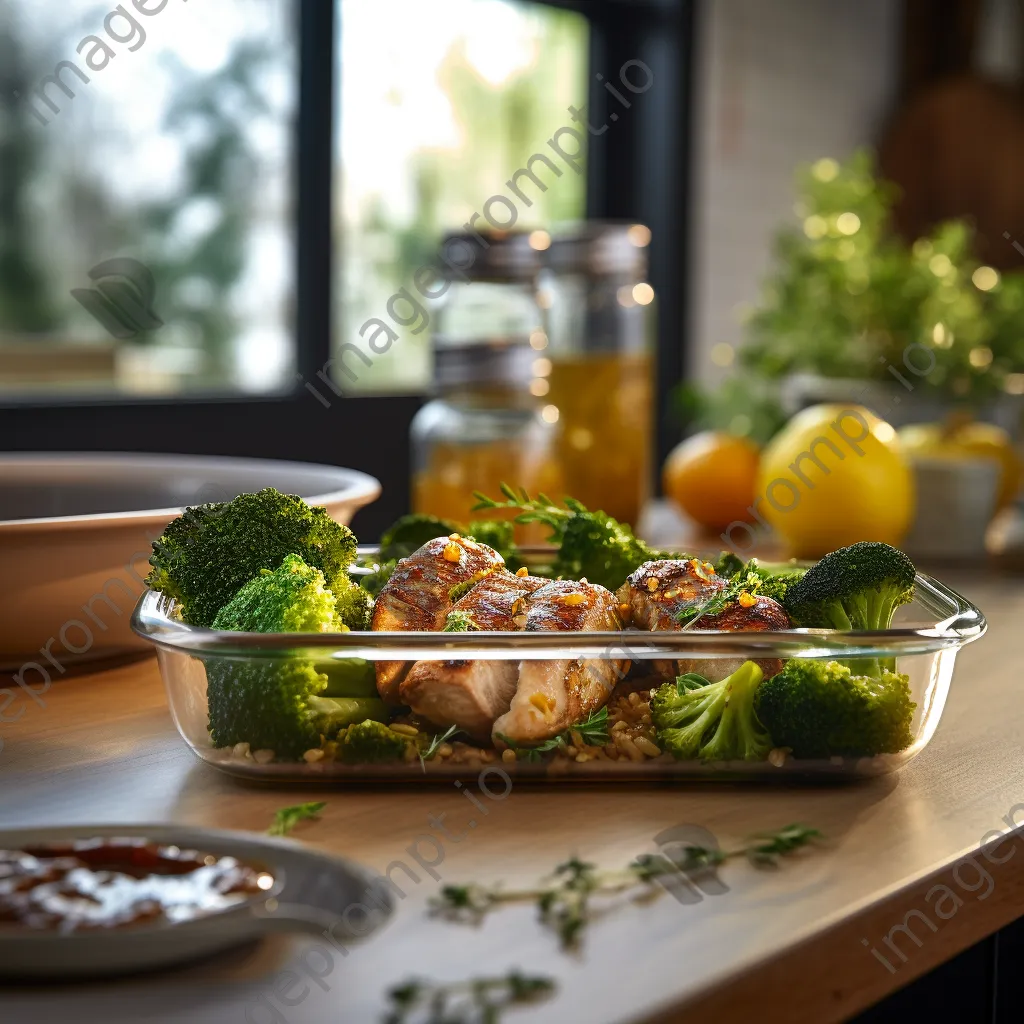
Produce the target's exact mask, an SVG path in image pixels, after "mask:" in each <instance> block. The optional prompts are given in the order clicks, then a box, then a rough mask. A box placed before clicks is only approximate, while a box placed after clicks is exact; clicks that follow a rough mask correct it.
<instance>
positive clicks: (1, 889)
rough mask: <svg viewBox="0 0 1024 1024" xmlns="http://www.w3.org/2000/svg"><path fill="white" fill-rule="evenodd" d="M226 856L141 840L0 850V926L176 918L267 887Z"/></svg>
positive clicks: (264, 879) (61, 926) (69, 926)
mask: <svg viewBox="0 0 1024 1024" xmlns="http://www.w3.org/2000/svg"><path fill="white" fill-rule="evenodd" d="M273 884H274V880H273V877H272V876H271V875H269V874H267V873H266V872H264V871H260V870H258V869H257V868H254V867H251V866H249V865H247V864H243V863H241V862H240V861H238V860H235V858H234V857H218V856H214V855H213V854H206V853H201V852H199V851H197V850H180V849H179V848H178V847H176V846H161V845H159V844H156V843H149V842H147V841H146V840H144V839H84V840H77V841H75V842H68V843H53V844H49V843H48V844H46V845H43V846H27V847H25V848H24V849H20V850H0V927H2V926H5V925H20V926H22V927H24V928H31V929H46V930H51V931H60V932H72V931H80V930H84V929H109V928H126V927H130V926H133V925H141V924H154V923H158V922H160V921H167V922H175V923H176V922H181V921H190V920H193V919H194V918H197V917H205V916H207V915H209V914H215V913H217V912H218V911H221V910H225V909H227V908H229V907H232V906H235V905H237V904H238V903H241V902H244V901H245V900H247V899H250V898H251V897H253V896H255V895H257V894H259V893H261V892H264V891H266V890H267V889H269V888H271V886H273Z"/></svg>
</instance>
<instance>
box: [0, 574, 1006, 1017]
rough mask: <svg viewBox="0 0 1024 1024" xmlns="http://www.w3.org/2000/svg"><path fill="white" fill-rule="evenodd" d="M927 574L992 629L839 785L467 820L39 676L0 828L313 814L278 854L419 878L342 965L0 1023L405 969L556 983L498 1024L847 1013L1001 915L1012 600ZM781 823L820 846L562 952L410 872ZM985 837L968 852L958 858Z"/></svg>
mask: <svg viewBox="0 0 1024 1024" xmlns="http://www.w3.org/2000/svg"><path fill="white" fill-rule="evenodd" d="M948 582H950V583H951V585H953V586H954V587H958V588H960V589H961V590H962V591H963V592H964V593H966V595H967V596H968V597H970V598H971V599H972V600H974V601H975V602H976V603H977V604H978V605H979V606H980V607H981V608H982V609H983V610H984V611H985V612H986V614H987V615H988V616H989V620H990V623H991V629H990V632H989V635H988V636H987V637H986V638H985V639H983V640H981V641H980V642H978V643H976V644H973V645H971V646H969V647H968V648H966V649H965V650H964V652H963V653H962V654H961V656H960V659H959V661H958V664H957V670H956V676H955V679H954V682H953V687H952V691H951V695H950V700H949V703H948V705H947V708H946V712H945V715H944V718H943V721H942V723H941V725H940V727H939V730H938V732H937V734H936V736H935V738H934V740H933V741H932V743H931V745H930V746H929V747H928V748H927V749H926V750H925V751H924V752H923V753H922V754H921V755H920V757H918V758H917V760H915V761H914V762H913V763H912V764H910V765H909V766H908V767H907V768H905V769H904V770H903V771H902V772H901V773H900V774H899V775H896V776H889V777H887V778H882V779H878V780H874V781H870V782H864V783H858V784H854V785H845V786H841V787H838V788H837V787H834V786H830V787H824V786H822V787H802V788H775V787H765V786H761V787H757V786H753V785H746V786H742V785H734V784H704V785H700V786H698V785H690V786H681V785H661V786H643V787H639V786H629V785H625V784H620V785H616V786H601V787H586V786H580V785H573V786H571V787H564V788H558V787H556V786H550V787H549V788H541V787H539V786H534V787H532V788H531V787H527V786H525V785H522V784H520V785H517V786H515V787H514V788H513V790H512V792H510V793H509V794H508V796H507V797H506V798H505V799H503V800H496V801H491V802H489V803H486V808H487V810H488V812H489V813H487V814H486V816H484V815H482V814H481V813H480V812H479V811H478V810H477V809H476V808H475V807H474V806H473V805H472V804H471V803H470V802H469V800H468V799H466V798H465V797H464V795H462V794H461V793H460V792H459V791H458V790H456V789H455V788H454V786H451V785H448V784H441V785H438V786H424V787H417V788H407V789H394V788H392V789H383V790H382V789H372V788H334V789H320V790H313V789H310V788H308V787H305V788H298V787H294V786H293V787H284V788H282V787H280V786H275V787H273V788H270V787H263V786H254V785H247V784H242V783H239V782H238V781H235V780H232V779H230V778H228V777H226V776H223V775H221V774H219V773H218V772H217V771H216V770H214V769H212V768H210V767H208V766H206V765H204V764H202V763H201V762H199V761H198V760H197V759H196V758H195V757H194V756H193V755H192V754H191V753H190V752H189V750H188V749H187V748H186V747H185V745H184V743H183V742H182V741H181V739H180V738H179V737H178V735H177V732H176V731H175V729H174V726H173V724H172V723H171V721H170V717H169V715H168V712H167V708H166V705H165V701H164V694H163V688H162V685H161V683H160V680H159V676H158V672H157V668H156V664H155V662H154V661H153V660H145V661H141V662H135V663H133V664H127V665H121V666H118V667H115V668H111V669H108V670H106V671H103V672H97V673H94V674H91V675H80V676H78V677H76V678H72V679H65V680H62V681H60V682H57V683H54V685H53V686H52V688H51V689H50V690H49V691H48V692H46V693H45V694H43V695H42V696H41V698H40V700H41V702H42V703H43V704H45V706H41V704H40V703H36V702H30V701H20V702H19V703H18V705H17V708H24V712H23V714H21V715H20V717H19V718H18V720H17V721H14V722H11V721H6V720H4V718H3V716H0V737H2V739H3V742H4V746H3V749H2V750H0V821H2V822H3V826H4V827H10V828H13V827H21V826H29V825H44V824H73V823H78V822H81V823H92V824H102V823H124V824H126V825H130V824H131V823H141V822H166V821H172V822H173V821H178V822H186V823H189V824H195V825H211V826H216V827H220V828H237V829H247V830H254V831H262V830H264V829H265V828H266V827H267V826H268V824H269V823H270V820H271V818H272V817H273V813H274V811H275V810H276V809H277V808H279V807H282V806H285V805H288V804H292V803H299V802H302V801H305V800H309V799H323V800H326V801H327V806H326V808H325V809H324V811H323V814H322V817H321V819H320V820H319V821H313V822H306V823H303V824H302V825H300V826H299V827H298V829H296V831H295V833H294V837H295V838H297V839H300V840H302V841H303V842H306V843H309V844H311V845H313V846H316V847H319V848H323V849H328V850H332V851H336V852H339V853H343V854H346V855H348V856H350V857H353V858H355V859H357V860H359V861H362V862H363V863H365V864H366V865H368V866H370V867H372V868H374V869H376V870H377V871H384V870H385V869H386V868H387V867H388V866H389V865H393V864H394V862H396V861H401V862H403V864H404V865H405V866H406V867H408V868H410V869H411V870H412V872H413V874H415V876H416V879H417V880H416V881H413V880H412V877H411V876H410V874H409V873H407V872H405V871H404V869H402V868H396V869H394V877H395V878H396V880H399V881H400V883H401V884H402V886H403V889H404V892H405V897H404V898H403V899H400V900H399V905H398V910H397V913H396V914H395V916H394V917H393V918H392V920H391V921H390V922H389V923H388V924H387V925H386V926H385V927H384V928H383V929H382V930H380V931H379V932H377V933H375V934H374V935H372V936H371V937H369V938H368V939H366V940H365V941H364V942H363V943H361V944H359V945H357V946H354V947H352V948H351V949H349V950H347V951H346V952H345V953H342V952H341V951H339V950H337V949H325V948H324V947H323V945H322V944H321V947H320V949H319V950H318V949H317V948H316V944H311V943H310V942H309V941H308V940H291V939H281V940H274V941H272V942H266V943H263V944H260V945H259V946H254V947H252V948H249V949H246V950H242V951H238V952H236V953H232V954H230V955H226V956H224V957H221V958H218V959H216V960H215V961H212V962H209V963H206V964H203V965H201V966H198V967H190V968H187V969H183V970H179V971H175V972H171V973H167V974H161V975H154V976H151V977H146V978H137V979H126V980H124V981H118V982H108V983H104V984H102V985H101V984H94V985H84V986H83V985H74V986H66V987H64V986H60V987H49V988H46V989H39V988H30V987H25V988H18V987H15V988H6V989H3V990H0V1019H3V1020H10V1021H17V1022H18V1024H22V1022H36V1021H40V1022H43V1021H45V1022H51V1021H62V1020H67V1021H94V1020H95V1021H113V1022H118V1024H120V1022H125V1024H127V1022H135V1021H138V1020H147V1021H179V1020H182V1021H184V1020H188V1021H190V1022H197V1024H205V1022H211V1024H212V1022H217V1024H220V1022H225V1021H226V1022H238V1024H243V1022H246V1021H249V1022H251V1024H267V1022H276V1024H281V1022H285V1024H321V1022H335V1021H345V1022H349V1021H351V1022H363V1021H366V1022H371V1021H378V1020H380V1019H381V1018H382V1016H383V1012H384V1009H385V1006H386V996H385V993H386V991H387V989H388V988H389V987H390V986H392V985H394V984H396V983H398V982H400V981H402V980H404V979H405V978H407V977H408V976H409V975H411V974H416V975H421V976H426V977H430V978H436V979H457V978H468V977H471V976H476V975H479V974H492V973H493V974H497V973H504V972H505V971H507V970H508V969H509V968H512V967H518V968H521V969H522V970H525V971H529V972H536V973H542V974H547V975H551V976H553V977H555V979H556V980H557V983H558V989H557V992H556V994H555V995H554V996H553V997H552V998H551V999H550V1000H548V1001H546V1002H544V1003H541V1004H539V1005H536V1006H533V1007H530V1008H527V1009H523V1010H516V1011H514V1012H510V1013H509V1015H508V1018H507V1019H508V1020H509V1021H510V1022H515V1021H517V1020H524V1021H531V1022H534V1021H535V1022H538V1024H542V1022H543V1024H548V1022H552V1024H553V1022H558V1024H571V1022H576V1021H587V1022H588V1024H603V1022H625V1021H648V1020H658V1021H679V1022H689V1021H698V1020H699V1021H709V1020H713V1021H716V1022H731V1021H744V1020H751V1019H756V1020H758V1021H760V1022H762V1024H764V1022H771V1021H786V1022H808V1024H810V1022H814V1024H828V1022H832V1021H841V1020H844V1019H846V1018H847V1017H849V1016H850V1015H851V1014H853V1013H855V1012H856V1011H858V1010H859V1009H861V1008H863V1007H865V1006H867V1005H869V1004H870V1003H872V1002H874V1001H876V1000H878V999H879V998H881V997H883V996H884V995H885V994H886V993H887V992H890V991H892V990H894V989H896V988H898V987H900V986H902V985H904V984H906V983H907V982H909V981H911V980H912V979H913V978H915V977H917V976H919V975H920V974H922V973H923V972H925V971H927V970H929V969H930V968H932V967H934V966H935V965H937V964H939V963H941V962H942V961H944V960H947V959H949V958H950V957H951V956H953V955H954V954H956V953H957V952H959V951H960V950H962V949H964V948H966V947H967V946H969V945H971V944H972V943H974V942H976V941H977V940H978V939H980V938H982V937H983V936H985V935H987V934H989V933H991V932H993V931H995V930H996V929H998V928H999V927H1001V926H1002V925H1004V924H1006V923H1007V922H1009V921H1011V920H1013V919H1014V918H1016V917H1018V916H1020V915H1021V914H1022V913H1024V850H1021V849H1020V847H1021V846H1022V845H1024V843H1022V842H1021V835H1020V834H1019V833H1018V834H1016V835H1015V836H1013V837H1012V838H1011V840H1009V841H1004V842H1001V843H998V842H996V841H997V840H998V837H997V836H995V835H988V833H990V832H991V830H994V829H1002V830H1006V829H1007V825H1006V823H1005V822H1004V820H1003V819H1004V818H1006V817H1007V816H1008V815H1010V814H1011V809H1012V808H1014V807H1015V806H1017V811H1016V814H1015V820H1016V821H1017V822H1021V823H1024V698H1022V687H1024V684H1022V682H1021V679H1022V675H1021V668H1020V659H1021V656H1022V654H1024V629H1022V627H1021V625H1020V624H1021V622H1022V621H1024V588H1022V586H1021V582H1020V581H1019V580H1017V579H1013V578H1009V577H1007V578H999V577H987V578H981V577H980V576H978V575H974V576H968V577H963V576H961V577H960V578H957V577H956V576H954V577H952V578H950V579H949V580H948ZM7 712H8V715H7V717H11V716H13V715H14V714H16V707H15V706H14V705H12V706H11V707H10V708H8V709H7ZM470 821H473V822H474V823H475V824H474V825H473V826H472V827H471V826H470V824H469V822H470ZM793 821H800V822H803V823H806V824H810V825H814V826H817V827H818V828H820V829H822V831H823V832H825V833H826V835H827V842H826V843H825V844H824V845H823V846H822V847H821V848H819V849H816V850H813V851H810V852H808V853H807V854H806V855H801V856H798V857H796V858H794V859H791V860H789V861H787V862H785V863H784V864H783V865H782V866H781V867H780V868H778V869H777V870H757V869H755V868H752V867H750V866H748V865H747V864H746V863H739V862H737V863H734V864H730V865H728V866H727V867H726V868H724V869H723V870H722V872H721V878H722V881H723V882H724V883H725V885H726V886H727V891H725V892H720V893H717V894H701V893H694V894H693V895H692V901H691V902H680V901H679V900H678V899H676V898H675V897H673V896H672V895H671V894H663V895H661V896H660V897H659V898H658V899H655V900H653V901H648V902H646V903H643V904H636V903H632V902H630V901H628V900H617V901H613V902H612V903H610V904H609V905H608V906H607V912H606V913H603V914H602V916H601V918H600V919H599V920H598V921H596V922H595V923H594V924H593V925H592V926H591V928H590V929H589V931H588V933H587V935H586V938H585V940H584V942H583V945H582V948H581V949H580V951H579V952H578V953H572V954H567V953H564V952H562V951H561V950H560V949H559V947H558V944H557V942H556V940H555V939H554V937H553V936H552V935H551V934H550V933H549V932H548V931H546V930H545V929H544V928H543V927H542V926H541V925H540V924H539V923H538V921H537V920H536V916H535V912H534V910H533V909H532V908H531V907H527V906H523V907H515V908H511V909H506V910H502V911H500V912H499V913H497V914H495V915H493V916H492V917H491V918H490V919H489V920H488V921H486V922H485V923H484V924H483V925H482V926H480V927H471V926H465V925H457V924H452V923H449V922H445V921H440V920H436V919H433V918H431V917H430V916H429V915H428V914H427V900H428V898H429V897H430V896H431V895H432V894H433V893H434V892H436V890H437V887H438V885H439V884H440V882H439V881H438V880H435V879H434V878H432V877H431V875H430V874H429V872H428V870H427V869H426V868H425V867H423V866H422V865H423V864H429V862H431V861H434V862H436V863H435V864H434V865H433V867H431V868H430V870H431V871H433V873H434V874H435V875H437V876H438V878H439V879H440V880H442V881H444V882H456V881H473V880H476V881H480V882H494V881H497V880H502V881H504V882H506V883H508V884H514V883H516V882H527V881H532V880H534V879H535V878H537V877H538V876H540V875H543V874H544V873H545V872H547V871H548V870H550V868H551V867H553V866H554V865H555V864H556V863H557V862H558V861H559V860H562V859H564V858H565V857H566V856H568V855H570V854H573V853H575V854H578V855H580V856H582V857H584V858H586V859H589V860H593V861H595V862H597V863H598V864H600V865H603V866H609V867H612V866H622V865H624V864H626V863H627V862H628V861H629V860H630V859H631V858H633V857H634V856H636V855H637V854H640V853H644V852H650V851H652V850H653V849H654V848H655V846H654V844H655V837H656V836H657V835H658V834H659V833H661V832H662V831H663V830H665V829H668V828H671V827H673V826H676V825H681V824H690V825H699V826H703V827H705V828H707V829H710V830H711V831H712V832H713V833H714V834H715V835H716V836H717V837H718V839H719V840H720V842H721V843H722V844H723V845H730V844H733V843H735V842H737V841H739V840H741V839H742V838H744V837H745V836H746V835H747V834H749V833H751V832H754V831H758V830H763V829H774V828H778V827H780V826H782V825H785V824H788V823H790V822H793ZM445 830H447V835H445ZM987 835H988V839H987V841H988V847H987V848H986V853H988V855H989V857H990V858H991V860H990V859H986V858H985V857H983V856H980V855H976V856H974V857H970V858H969V859H966V860H965V859H964V858H965V857H969V855H971V854H972V853H975V854H976V853H977V848H978V847H979V844H981V843H982V842H983V841H985V837H986V836H987ZM427 836H433V837H434V839H426V838H424V837H427ZM449 837H450V838H449ZM439 839H440V843H439V842H438V840H439ZM438 845H440V849H438ZM993 845H994V846H995V848H994V849H993ZM417 856H418V857H419V858H420V863H419V864H417V859H416V858H417ZM979 869H980V870H979ZM403 879H404V881H403ZM986 879H988V880H986ZM938 885H944V886H946V889H945V890H943V889H937V888H936V886H938ZM907 915H910V916H909V917H908V916H907ZM925 917H926V918H927V921H926V920H924V918H925ZM904 922H907V923H908V924H909V927H910V930H911V932H912V934H910V933H908V932H906V931H903V930H901V929H902V926H903V924H904ZM929 922H930V923H929ZM894 927H896V928H897V931H895V932H891V930H892V929H893V928H894ZM886 936H890V943H889V944H887V943H886V941H885V939H886ZM865 943H866V944H865ZM894 946H895V948H896V949H898V950H899V951H900V953H899V954H897V953H896V952H895V951H894V949H893V947H894ZM872 951H874V952H872ZM876 954H877V955H876ZM880 958H882V959H880ZM883 959H884V960H885V962H883ZM887 964H888V966H887ZM288 971H293V972H294V974H288V973H287V972H288Z"/></svg>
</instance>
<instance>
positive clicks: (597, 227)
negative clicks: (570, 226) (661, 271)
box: [547, 221, 651, 281]
mask: <svg viewBox="0 0 1024 1024" xmlns="http://www.w3.org/2000/svg"><path fill="white" fill-rule="evenodd" d="M650 240H651V231H650V229H649V228H648V227H647V226H646V225H644V224H637V223H634V222H632V221H623V222H621V223H618V222H608V221H603V222H602V221H592V222H590V223H588V224H584V225H583V226H582V227H581V228H580V229H579V230H578V231H576V232H573V233H572V234H565V235H562V236H560V237H558V238H555V239H553V240H552V242H551V249H550V251H549V252H548V258H547V264H548V266H549V267H550V269H551V270H552V271H553V272H554V273H556V274H585V275H587V276H589V277H624V278H631V279H634V280H637V281H643V280H644V279H645V278H646V277H647V247H648V245H649V244H650Z"/></svg>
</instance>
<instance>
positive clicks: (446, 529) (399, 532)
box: [377, 512, 462, 562]
mask: <svg viewBox="0 0 1024 1024" xmlns="http://www.w3.org/2000/svg"><path fill="white" fill-rule="evenodd" d="M461 532H462V529H461V527H460V526H459V524H458V523H455V522H453V521H452V520H450V519H438V517H437V516H428V515H425V514H424V513H422V512H413V513H412V514H411V515H407V516H402V517H401V518H400V519H397V520H396V521H395V522H394V523H393V524H392V525H391V526H390V527H389V528H388V529H387V530H385V531H384V533H383V534H381V538H380V551H379V552H378V555H377V558H378V560H379V561H380V562H389V561H391V560H392V559H394V560H395V561H397V560H398V559H400V558H407V557H408V556H409V555H411V554H412V553H413V552H414V551H416V550H418V549H419V548H421V547H423V545H424V544H426V543H427V541H428V540H433V539H434V538H435V537H446V536H448V534H450V533H461Z"/></svg>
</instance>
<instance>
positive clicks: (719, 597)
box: [676, 571, 764, 629]
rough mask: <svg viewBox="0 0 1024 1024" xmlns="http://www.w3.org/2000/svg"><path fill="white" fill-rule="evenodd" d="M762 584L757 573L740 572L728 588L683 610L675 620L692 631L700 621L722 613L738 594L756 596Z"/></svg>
mask: <svg viewBox="0 0 1024 1024" xmlns="http://www.w3.org/2000/svg"><path fill="white" fill-rule="evenodd" d="M762 582H764V581H763V578H762V577H761V576H760V575H759V574H758V573H756V572H752V571H747V572H744V571H740V572H738V573H737V574H736V575H735V576H734V577H733V578H732V579H731V580H730V581H729V586H728V587H726V588H725V590H720V591H719V592H718V593H717V594H714V595H712V596H711V597H709V598H708V599H707V600H706V601H704V602H703V603H701V604H696V605H691V606H690V607H689V608H684V609H683V610H682V611H681V612H679V614H678V615H677V616H676V619H677V621H679V622H680V623H682V626H683V629H693V627H694V626H695V625H696V624H697V622H698V621H699V620H700V619H703V618H705V617H706V616H709V615H718V614H719V612H724V611H725V609H726V608H728V607H729V605H731V604H732V603H733V602H734V601H737V600H738V599H739V596H740V594H742V593H744V592H746V593H748V594H751V595H753V594H756V593H757V590H758V588H759V587H760V586H761V584H762Z"/></svg>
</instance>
